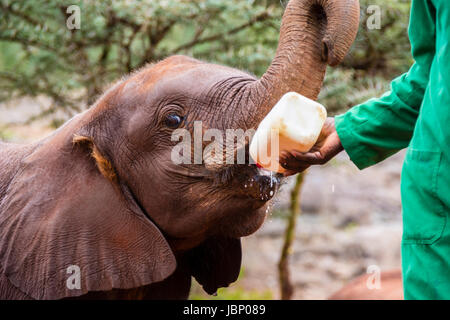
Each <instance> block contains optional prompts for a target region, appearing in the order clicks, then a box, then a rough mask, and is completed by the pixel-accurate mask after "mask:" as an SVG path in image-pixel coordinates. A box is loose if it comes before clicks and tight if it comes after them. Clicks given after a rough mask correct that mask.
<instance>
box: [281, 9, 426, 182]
mask: <svg viewBox="0 0 450 320" xmlns="http://www.w3.org/2000/svg"><path fill="white" fill-rule="evenodd" d="M409 36H410V40H411V46H412V54H413V57H414V60H415V63H414V65H413V66H412V67H411V69H410V70H409V71H408V72H407V73H405V74H403V75H402V76H400V77H398V78H397V79H395V80H393V81H392V83H391V91H389V92H387V93H386V94H384V95H383V96H382V97H381V98H379V99H372V100H369V101H367V102H365V103H363V104H361V105H358V106H356V107H353V108H352V109H350V110H349V111H347V112H346V113H344V114H343V115H340V116H337V117H335V120H334V122H333V121H332V119H329V120H328V128H327V127H325V128H324V131H323V132H322V135H321V138H320V139H319V141H318V144H317V145H316V146H315V147H314V148H313V150H312V151H311V152H309V153H306V154H305V153H299V152H291V153H290V154H285V155H284V156H282V159H280V163H281V164H282V165H283V166H284V167H285V168H286V169H288V170H289V172H288V174H292V173H294V172H296V171H303V170H304V169H305V168H307V167H308V166H309V165H311V164H323V163H325V162H327V161H328V160H329V159H331V158H332V157H334V156H335V155H336V154H337V153H338V152H339V151H341V150H342V147H343V148H344V149H345V150H346V151H347V153H348V154H349V156H350V159H351V160H352V161H353V162H354V163H355V164H356V166H357V167H358V168H360V169H363V168H366V167H368V166H370V165H373V164H375V163H377V162H380V161H382V160H384V159H385V158H387V157H388V156H390V155H392V154H394V153H395V152H397V151H399V150H400V149H403V148H405V147H407V146H408V144H409V142H410V140H411V137H412V134H413V131H414V127H415V124H416V121H417V117H418V115H419V110H420V106H421V104H422V100H423V97H424V94H425V91H426V89H427V86H428V82H429V74H430V69H431V64H432V62H433V59H434V55H435V9H434V7H433V5H432V4H431V1H429V0H414V1H413V2H412V9H411V18H410V26H409ZM330 127H332V129H330ZM334 128H335V129H334Z"/></svg>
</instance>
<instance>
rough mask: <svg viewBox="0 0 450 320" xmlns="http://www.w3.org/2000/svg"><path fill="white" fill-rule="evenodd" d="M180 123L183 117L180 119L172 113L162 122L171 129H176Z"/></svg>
mask: <svg viewBox="0 0 450 320" xmlns="http://www.w3.org/2000/svg"><path fill="white" fill-rule="evenodd" d="M182 122H183V117H180V116H179V115H177V114H173V113H172V114H169V115H167V116H166V119H165V120H164V124H165V125H166V126H167V127H169V128H171V129H176V128H178V127H179V126H180V125H181V123H182Z"/></svg>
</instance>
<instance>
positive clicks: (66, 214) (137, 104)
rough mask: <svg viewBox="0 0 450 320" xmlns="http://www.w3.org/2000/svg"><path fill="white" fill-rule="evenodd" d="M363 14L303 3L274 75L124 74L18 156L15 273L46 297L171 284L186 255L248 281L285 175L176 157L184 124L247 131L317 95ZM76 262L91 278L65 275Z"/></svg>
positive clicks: (216, 70) (17, 280) (4, 250)
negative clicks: (283, 107)
mask: <svg viewBox="0 0 450 320" xmlns="http://www.w3.org/2000/svg"><path fill="white" fill-rule="evenodd" d="M358 20H359V4H358V1H357V0H328V1H327V0H292V1H290V3H289V4H288V6H287V7H286V10H285V13H284V16H283V20H282V25H281V34H280V41H279V46H278V49H277V53H276V57H275V58H274V60H273V62H272V64H271V65H270V67H269V68H268V70H267V72H266V73H265V74H264V75H263V76H262V77H261V78H260V79H257V78H255V77H254V76H252V75H250V74H248V73H245V72H242V71H239V70H235V69H232V68H229V67H225V66H219V65H213V64H210V63H206V62H202V61H198V60H195V59H192V58H188V57H185V56H172V57H169V58H167V59H165V60H163V61H161V62H159V63H156V64H152V65H149V66H146V67H144V68H142V69H141V70H138V71H136V72H134V73H133V74H131V75H129V76H128V77H127V78H125V79H123V80H121V81H119V82H118V83H116V84H115V85H114V86H112V87H111V89H109V90H108V91H107V92H106V93H104V95H103V96H102V97H101V98H100V99H99V100H98V101H97V102H96V103H95V104H94V105H93V106H92V107H91V108H90V109H88V110H87V111H85V112H84V113H82V114H80V115H78V116H76V117H74V118H73V119H72V120H70V121H69V122H68V123H66V124H65V125H64V126H63V127H61V128H60V129H58V130H57V131H56V132H55V133H54V134H53V135H51V136H50V137H48V138H46V139H44V140H43V141H40V142H39V143H37V144H35V145H33V146H31V147H27V148H25V149H24V150H25V151H23V152H24V155H23V156H22V157H20V161H19V160H17V161H15V162H14V163H15V164H16V165H15V167H14V168H15V169H14V170H13V171H14V174H10V175H9V178H8V179H6V180H7V181H8V182H7V187H4V188H3V189H5V190H7V191H6V192H5V194H6V195H5V196H4V197H3V199H0V200H2V201H1V202H0V244H1V248H0V257H1V260H0V262H1V266H0V267H1V269H2V270H3V271H2V273H4V274H5V275H6V277H7V278H8V279H9V281H10V282H11V283H12V284H13V285H14V286H15V287H17V288H19V289H20V290H21V291H22V292H24V293H25V294H27V295H28V296H30V297H33V298H62V297H68V296H78V295H82V294H86V293H87V292H90V291H107V290H111V289H113V288H118V289H129V288H135V287H140V286H144V285H148V284H152V283H157V282H160V281H163V280H164V279H166V278H167V277H169V276H170V275H171V274H172V273H173V272H174V270H175V269H176V268H177V266H178V267H180V266H181V261H182V260H183V257H188V258H189V259H188V260H189V262H188V263H187V265H188V266H187V267H186V270H189V271H188V273H189V274H191V275H194V276H195V277H196V278H197V279H198V280H199V282H200V283H201V284H202V285H203V286H204V288H205V289H206V290H207V291H208V292H214V291H215V290H216V289H217V287H219V286H226V285H228V284H229V283H230V282H232V281H234V280H235V279H236V278H237V275H238V272H239V266H240V243H239V238H240V237H243V236H246V235H249V234H251V233H253V232H254V231H256V230H257V229H258V228H259V226H260V225H261V224H262V222H263V221H264V218H265V215H266V207H267V203H268V201H269V200H270V198H271V197H272V195H273V193H274V192H275V191H276V188H277V185H278V183H279V181H278V177H275V176H271V175H267V174H262V173H261V170H260V169H258V168H257V167H256V166H255V165H253V164H249V163H245V164H232V165H230V164H224V163H220V162H219V163H212V162H208V159H203V161H201V160H202V159H200V161H195V159H194V161H193V163H192V164H186V163H175V162H174V161H173V150H174V147H175V146H176V145H177V144H178V143H179V142H178V141H173V133H174V131H175V130H177V129H185V130H186V132H189V133H190V134H191V137H192V136H194V135H195V132H194V131H195V130H197V129H198V128H199V129H200V130H201V132H206V131H207V130H208V129H217V130H219V131H220V132H225V131H226V130H227V129H242V130H244V131H245V130H248V129H252V128H256V127H257V126H258V124H259V122H260V121H261V120H262V119H263V118H264V116H265V115H266V114H267V113H268V112H269V110H270V109H271V107H272V106H273V105H274V104H275V103H276V102H277V101H278V100H279V98H281V96H282V95H283V94H284V93H286V92H288V91H296V92H299V93H301V94H303V95H305V96H307V97H309V98H311V99H316V98H317V95H318V93H319V91H320V88H321V84H322V81H323V78H324V75H325V69H326V66H327V65H336V64H338V63H339V62H340V61H341V60H342V59H343V58H344V55H345V54H346V52H347V51H348V49H349V47H350V45H351V44H352V42H353V40H354V38H355V36H356V32H357V28H358ZM196 124H198V126H196ZM196 128H197V129H196ZM215 142H216V141H215ZM233 142H234V141H233ZM247 142H248V140H247ZM244 145H245V143H244ZM196 147H198V148H200V150H202V153H201V154H207V153H204V150H205V149H206V147H207V146H206V144H205V142H202V141H200V143H198V142H194V145H193V146H192V149H195V148H196ZM236 149H237V148H236ZM185 150H187V149H185ZM194 153H195V152H194ZM233 154H234V153H233ZM192 158H194V156H192ZM246 158H248V154H247V155H246ZM2 174H3V173H2ZM3 179H5V178H3ZM3 184H5V183H3ZM0 187H1V186H0ZM0 190H1V188H0ZM70 265H76V266H79V267H80V270H81V288H80V289H77V290H70V289H68V288H67V287H66V286H65V284H66V279H67V277H68V274H67V267H68V266H70Z"/></svg>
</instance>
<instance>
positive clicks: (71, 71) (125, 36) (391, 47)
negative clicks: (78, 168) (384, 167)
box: [0, 0, 412, 116]
mask: <svg viewBox="0 0 450 320" xmlns="http://www.w3.org/2000/svg"><path fill="white" fill-rule="evenodd" d="M360 2H361V17H362V19H361V28H360V32H359V34H358V38H357V40H356V42H355V44H354V46H353V48H352V51H351V53H350V54H349V56H348V57H347V58H346V60H345V61H344V63H343V64H342V65H341V66H340V67H338V68H334V69H330V70H329V71H328V75H327V77H326V81H325V84H324V88H323V90H322V93H321V95H320V98H319V99H320V101H321V102H322V103H323V104H325V105H326V106H327V108H328V109H329V110H330V113H334V112H338V111H341V110H343V109H345V108H348V107H349V106H352V105H354V104H355V103H358V102H361V101H363V100H365V99H367V98H369V97H372V96H375V95H379V94H381V93H382V92H383V91H385V90H386V89H387V88H388V84H389V80H390V79H392V78H393V77H394V76H396V75H399V74H401V73H402V72H404V71H406V70H407V68H408V66H409V65H410V64H411V62H412V61H411V57H410V53H409V43H408V39H407V37H406V30H407V21H408V16H409V7H410V1H404V0H370V1H369V0H361V1H360ZM285 3H286V1H285V0H281V1H279V0H227V1H224V0H160V1H153V0H146V1H130V0H115V1H112V0H108V1H94V0H84V1H77V0H69V1H67V0H45V1H44V0H35V1H12V0H0V101H1V100H7V99H11V98H14V97H21V96H38V95H45V96H48V97H50V98H51V101H52V102H53V104H52V107H51V108H50V109H48V110H46V111H45V112H44V113H43V114H42V115H43V116H45V115H48V114H51V113H53V112H54V111H56V110H64V111H66V112H67V113H68V114H73V113H75V112H78V111H79V110H80V107H83V106H85V105H87V104H91V103H92V102H93V101H95V99H96V98H97V97H98V95H99V94H100V93H101V92H102V90H103V89H104V87H105V85H106V84H108V83H110V82H112V81H114V80H116V79H118V78H120V77H121V76H123V75H124V74H126V73H128V72H130V71H131V70H134V69H136V68H139V67H141V66H143V65H145V64H146V63H148V62H153V61H158V60H160V59H163V58H164V57H167V56H169V55H171V54H186V55H190V56H193V57H196V58H199V59H204V60H208V61H212V62H216V63H220V64H225V65H229V66H233V67H236V68H239V69H245V70H248V71H249V72H251V73H253V74H255V75H257V76H260V75H261V74H262V73H263V72H264V71H265V70H266V68H267V66H268V65H269V63H270V61H271V59H272V58H273V56H274V54H275V50H276V46H277V42H278V32H279V25H280V21H281V16H282V13H283V7H284V5H285ZM72 4H77V5H79V6H80V9H81V28H80V29H79V30H77V29H75V30H69V29H68V28H67V27H66V19H67V18H68V16H69V15H70V14H68V13H66V9H67V7H68V6H70V5H72ZM369 4H370V5H379V6H380V8H381V9H382V16H381V22H382V26H381V29H380V30H368V28H367V27H366V19H367V17H368V15H367V13H366V12H367V6H368V5H369Z"/></svg>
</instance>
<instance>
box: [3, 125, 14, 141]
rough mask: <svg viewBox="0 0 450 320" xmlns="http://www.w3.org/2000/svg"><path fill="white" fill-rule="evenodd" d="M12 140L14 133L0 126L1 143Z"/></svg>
mask: <svg viewBox="0 0 450 320" xmlns="http://www.w3.org/2000/svg"><path fill="white" fill-rule="evenodd" d="M12 138H13V133H12V132H11V131H10V130H8V129H7V128H4V127H2V126H0V141H10V140H11V139H12Z"/></svg>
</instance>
